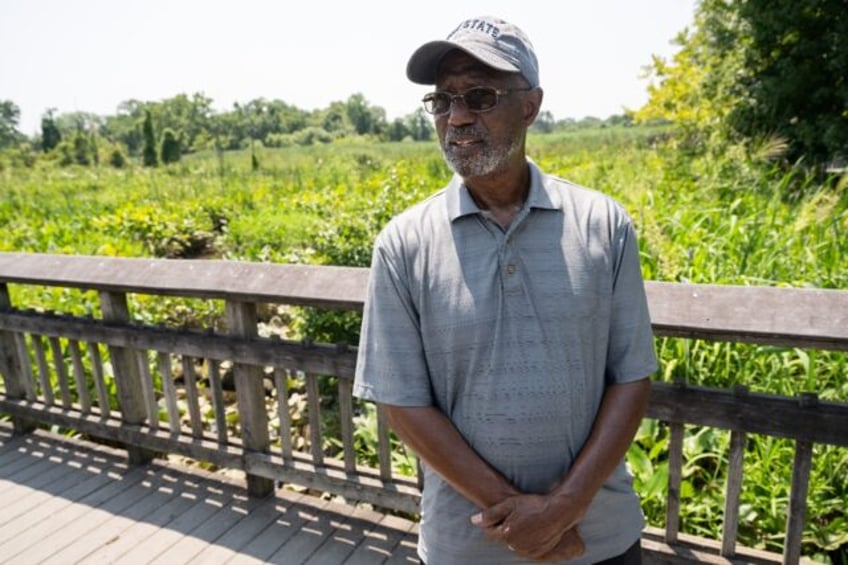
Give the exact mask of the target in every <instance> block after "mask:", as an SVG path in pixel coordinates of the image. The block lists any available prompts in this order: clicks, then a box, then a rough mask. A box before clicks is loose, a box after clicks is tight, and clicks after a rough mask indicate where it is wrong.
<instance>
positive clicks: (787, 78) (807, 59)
mask: <svg viewBox="0 0 848 565" xmlns="http://www.w3.org/2000/svg"><path fill="white" fill-rule="evenodd" d="M738 11H739V17H740V18H741V19H742V20H743V21H744V22H746V24H747V29H746V32H747V33H746V35H747V36H748V37H749V39H747V41H746V49H745V50H744V56H745V60H744V65H743V69H744V71H745V72H744V74H742V75H741V76H740V77H739V78H738V79H737V80H738V82H739V88H740V90H741V91H743V92H744V93H745V96H744V97H742V99H741V103H740V104H738V105H737V106H735V108H734V110H733V112H732V114H731V116H730V125H731V127H732V128H733V129H734V130H736V131H738V132H740V133H742V134H743V135H745V136H746V137H749V138H750V137H754V138H755V137H757V136H763V135H774V136H779V137H784V138H786V139H788V140H789V152H788V156H789V158H790V159H791V160H793V161H794V160H797V159H800V158H801V157H805V158H807V159H810V160H812V161H813V162H821V161H826V160H828V159H830V158H833V157H834V156H837V155H841V156H842V157H843V158H848V78H846V77H848V18H846V11H848V5H846V3H845V1H844V0H805V1H802V2H799V1H798V0H747V1H745V2H741V3H740V5H739V7H738Z"/></svg>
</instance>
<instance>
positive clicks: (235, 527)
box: [0, 422, 418, 565]
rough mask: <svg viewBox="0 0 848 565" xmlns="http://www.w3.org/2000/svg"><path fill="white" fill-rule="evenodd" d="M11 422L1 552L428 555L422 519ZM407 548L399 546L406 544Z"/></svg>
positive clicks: (233, 557)
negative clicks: (254, 485)
mask: <svg viewBox="0 0 848 565" xmlns="http://www.w3.org/2000/svg"><path fill="white" fill-rule="evenodd" d="M126 461H127V457H126V453H125V452H123V451H120V450H116V449H112V448H109V447H106V446H101V445H97V444H92V443H90V442H85V441H82V440H74V439H69V438H65V437H62V436H58V435H55V434H51V433H49V432H45V431H41V430H39V431H37V432H35V433H33V434H31V435H28V436H13V435H12V434H11V427H10V425H9V424H8V423H7V422H0V493H2V494H0V499H2V501H3V504H2V506H3V511H2V512H0V564H6V563H8V564H19V563H41V564H51V565H58V564H63V565H64V564H68V563H92V564H93V563H97V564H99V563H103V562H108V563H137V562H144V563H169V564H184V563H185V564H188V563H192V564H194V565H198V564H204V563H208V564H213V563H214V564H216V565H217V564H220V563H234V564H235V563H285V564H296V563H307V562H309V563H313V564H320V565H335V564H339V565H341V564H342V563H348V564H350V565H357V564H369V565H370V564H374V563H383V562H386V561H387V560H389V559H390V558H394V561H393V562H395V563H417V562H418V560H417V558H415V550H414V548H415V540H416V539H417V531H416V528H415V524H414V523H413V522H410V521H408V520H405V519H403V518H400V517H397V516H385V515H383V514H381V513H378V512H374V511H371V510H367V509H364V508H354V507H353V506H349V505H346V504H341V503H337V502H328V501H326V500H322V499H320V498H316V497H313V496H311V495H308V494H302V493H299V492H294V491H291V490H285V489H279V490H277V491H276V492H275V493H274V494H273V495H272V496H270V497H267V498H265V499H261V500H260V499H251V498H248V497H247V496H246V489H245V486H244V484H243V482H240V481H237V480H235V479H233V478H231V477H227V476H224V475H222V474H215V473H211V472H207V471H202V470H199V469H194V468H187V467H181V466H178V465H175V464H173V463H168V462H164V461H159V460H156V461H154V462H152V463H149V464H146V465H142V466H138V467H132V468H130V467H128V465H127V462H126ZM395 552H399V553H400V554H399V555H396V554H395Z"/></svg>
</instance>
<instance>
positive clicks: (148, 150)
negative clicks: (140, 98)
mask: <svg viewBox="0 0 848 565" xmlns="http://www.w3.org/2000/svg"><path fill="white" fill-rule="evenodd" d="M141 135H142V139H144V149H143V150H142V156H141V159H142V163H144V166H145V167H155V166H156V165H157V164H158V158H157V156H156V135H155V134H154V133H153V118H152V117H151V115H150V111H149V110H147V111H145V113H144V123H143V124H142V126H141Z"/></svg>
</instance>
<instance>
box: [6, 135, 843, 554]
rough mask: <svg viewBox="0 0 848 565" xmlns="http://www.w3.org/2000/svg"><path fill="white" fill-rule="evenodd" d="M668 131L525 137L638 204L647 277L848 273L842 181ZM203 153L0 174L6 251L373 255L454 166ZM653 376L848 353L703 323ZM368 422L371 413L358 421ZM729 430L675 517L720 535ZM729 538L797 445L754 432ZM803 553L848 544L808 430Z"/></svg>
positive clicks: (379, 158) (775, 530)
mask: <svg viewBox="0 0 848 565" xmlns="http://www.w3.org/2000/svg"><path fill="white" fill-rule="evenodd" d="M664 136H665V134H664V132H663V131H662V130H661V129H655V130H647V129H621V130H616V129H605V130H597V131H592V132H578V133H570V134H557V135H545V136H532V137H531V138H530V139H529V142H528V152H529V154H530V156H531V158H532V159H534V160H535V161H536V162H537V163H538V164H539V165H540V166H541V167H542V168H543V169H544V170H547V171H549V172H551V173H553V174H556V175H558V176H561V177H564V178H567V179H569V180H571V181H574V182H577V183H579V184H582V185H585V186H588V187H591V188H595V189H597V190H600V191H602V192H605V193H608V194H610V195H612V196H614V197H615V198H616V199H618V200H619V201H620V202H622V204H623V205H624V206H625V208H627V210H628V211H629V212H630V214H631V215H632V216H633V218H634V220H635V222H636V225H637V228H638V232H639V235H640V251H641V255H642V265H643V272H644V275H645V278H646V279H649V280H662V281H686V282H693V283H717V284H738V285H775V286H794V287H816V288H835V289H848V238H846V237H845V236H844V234H845V233H846V231H848V191H845V190H844V189H843V190H837V188H836V185H837V183H836V179H820V178H817V177H815V176H813V175H810V174H808V173H807V172H805V171H803V170H801V169H798V168H792V167H786V166H784V165H781V164H777V163H773V162H768V161H757V160H756V158H755V157H749V156H747V155H744V154H741V153H739V154H731V155H723V156H719V157H716V156H693V155H689V154H686V153H685V152H682V151H680V150H678V149H676V148H675V147H674V146H673V145H672V144H668V143H666V142H665V140H664ZM257 157H258V161H259V168H258V170H254V169H253V168H252V166H251V156H250V153H248V152H234V153H226V154H215V153H206V154H197V155H192V156H188V157H186V158H184V160H183V161H182V162H180V163H177V164H175V165H171V166H169V167H165V168H158V169H152V170H151V169H143V168H140V167H131V168H128V169H126V170H113V169H108V168H104V167H100V168H76V167H70V168H66V169H56V168H51V167H49V166H42V165H37V166H36V167H35V168H33V169H6V170H2V171H0V230H2V233H3V237H2V239H0V250H2V251H30V252H51V253H74V254H98V255H120V256H137V257H146V256H164V257H223V258H229V259H240V260H251V261H273V262H310V263H332V264H345V265H358V266H365V265H367V264H368V260H369V257H370V250H371V244H372V241H373V238H374V236H375V235H376V233H377V231H378V230H379V229H380V227H382V225H383V224H384V223H385V222H386V221H388V219H389V218H390V217H391V216H392V215H393V214H395V213H397V212H399V211H400V210H402V209H403V208H406V207H407V206H409V205H410V204H412V203H413V202H415V201H417V200H420V199H421V198H424V197H425V196H427V195H429V194H430V193H432V192H434V191H435V190H438V189H439V188H441V187H442V186H443V185H444V184H445V183H446V182H447V181H448V180H449V178H450V172H449V170H448V169H447V167H446V166H445V165H444V163H443V161H442V158H441V156H440V154H439V151H438V148H437V147H436V145H435V144H416V143H396V144H379V145H378V144H369V143H348V144H336V145H330V146H321V147H307V148H300V147H292V148H286V149H279V150H264V149H262V150H259V152H258V155H257ZM13 292H14V293H15V294H14V295H13V299H14V300H15V301H18V300H20V301H21V302H26V303H27V304H28V305H35V306H39V307H42V308H48V309H59V310H63V311H71V312H74V313H86V312H90V311H92V310H93V309H94V308H95V306H94V300H95V298H94V297H92V296H89V295H87V294H86V293H79V292H75V291H68V290H56V289H27V290H26V291H24V290H22V289H18V288H15V287H13ZM134 299H135V300H137V301H145V304H144V306H145V308H138V309H137V311H144V312H147V314H146V316H148V319H145V320H144V321H151V322H156V321H166V322H170V323H178V324H185V325H192V324H193V323H197V322H198V320H202V321H203V323H207V324H210V323H211V324H213V325H214V319H215V317H216V316H218V315H220V312H219V311H218V309H217V307H216V306H214V305H210V304H207V303H205V302H202V301H194V302H192V301H183V300H179V299H171V300H169V301H165V302H162V301H159V302H156V301H155V300H154V299H150V298H144V297H136V298H134ZM295 321H296V322H297V323H296V324H295V327H294V328H293V331H294V330H297V331H299V332H301V334H302V335H308V336H309V337H311V338H314V339H329V340H331V341H338V340H340V339H344V340H348V341H354V340H355V339H356V336H357V332H358V324H359V319H358V317H357V316H355V315H350V314H348V315H345V316H342V317H339V316H333V315H327V314H326V313H320V312H314V311H306V312H304V313H303V314H302V316H301V317H300V318H298V319H296V320H295ZM657 352H658V355H659V357H660V360H661V370H660V372H659V373H658V374H657V375H656V377H655V378H656V379H658V380H667V381H671V380H681V379H682V380H685V381H686V382H690V383H694V384H700V385H707V386H719V387H731V386H734V385H737V384H743V385H746V386H748V387H749V388H750V389H752V390H755V391H763V392H769V393H774V394H783V395H795V394H798V393H800V392H803V391H815V392H817V393H818V394H819V395H820V397H821V398H823V399H826V400H834V401H841V402H848V361H846V355H845V354H842V353H834V352H814V351H808V350H800V349H789V348H775V347H764V346H756V345H745V344H727V343H712V342H704V341H698V340H684V339H659V340H657ZM363 429H367V428H365V427H364V428H363ZM728 442H729V439H728V434H727V433H725V432H722V431H717V430H710V429H695V428H692V429H689V430H688V434H687V439H686V446H685V453H686V468H685V469H684V484H683V489H682V492H681V498H682V503H683V510H682V512H683V518H682V521H683V523H682V530H683V531H685V532H691V533H697V534H705V535H710V536H713V537H716V536H717V535H719V533H720V528H721V522H720V519H719V516H720V514H721V511H722V507H723V503H722V500H721V499H722V496H723V494H722V493H723V484H724V473H725V469H726V457H727V455H726V454H727V444H728ZM667 443H668V438H667V430H665V429H664V428H663V427H662V426H660V425H658V424H657V423H656V422H652V421H646V422H645V423H644V424H643V426H642V429H641V430H640V432H639V435H638V437H637V442H636V443H635V445H634V447H633V448H632V449H631V451H630V454H629V456H628V459H629V461H630V463H631V466H632V467H633V470H634V475H635V477H636V482H637V486H638V488H639V490H640V492H641V493H642V495H643V501H644V502H643V507H644V509H645V513H646V515H647V516H648V519H649V521H650V522H651V523H653V524H657V525H660V524H662V522H663V520H664V508H663V504H664V500H665V498H664V496H665V495H664V489H665V485H666V480H667V473H668V469H667V463H666V462H665V461H664V455H663V453H664V450H665V449H666V447H667ZM746 461H748V462H747V463H746V471H745V481H746V484H745V485H744V487H743V501H742V503H743V511H742V513H741V519H740V541H741V542H742V543H744V544H746V545H749V546H755V547H763V548H768V549H772V550H779V548H780V546H781V544H782V536H783V530H784V519H785V512H786V507H787V504H788V490H787V489H788V484H789V478H790V476H791V463H792V446H791V445H789V444H788V443H787V442H784V441H782V440H776V439H772V438H766V437H754V438H752V439H751V441H750V443H749V447H748V453H747V459H746ZM809 501H810V517H809V518H810V519H809V520H808V523H807V528H806V530H805V544H806V545H805V553H806V554H808V555H816V554H818V555H819V556H820V557H822V558H823V556H824V551H825V550H826V549H828V548H835V547H838V546H839V545H841V544H848V533H846V532H848V518H846V510H845V509H846V508H848V455H846V450H845V449H837V448H822V447H817V448H816V450H815V454H814V469H813V478H812V482H811V485H810V495H809Z"/></svg>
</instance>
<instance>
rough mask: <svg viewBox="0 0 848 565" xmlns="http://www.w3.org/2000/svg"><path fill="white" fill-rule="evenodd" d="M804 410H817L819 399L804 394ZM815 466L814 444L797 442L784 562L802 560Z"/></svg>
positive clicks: (801, 397)
mask: <svg viewBox="0 0 848 565" xmlns="http://www.w3.org/2000/svg"><path fill="white" fill-rule="evenodd" d="M798 401H799V404H800V405H801V406H802V407H803V408H810V409H815V407H816V404H818V397H817V396H816V394H814V393H809V392H805V393H802V394H801V396H800V398H799V399H798ZM812 464H813V444H812V442H809V441H801V440H798V441H796V442H795V461H794V463H793V464H792V490H791V491H790V494H789V509H788V510H787V514H786V541H785V542H784V546H783V562H784V563H786V564H795V563H798V561H799V559H800V558H801V537H802V534H803V531H804V514H805V512H806V510H807V490H808V488H809V485H810V469H811V468H812Z"/></svg>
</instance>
